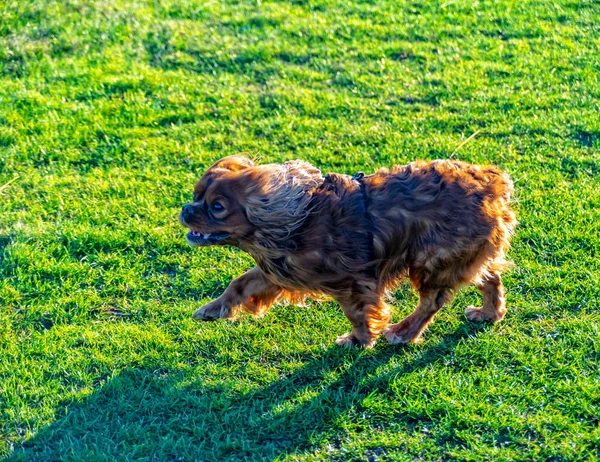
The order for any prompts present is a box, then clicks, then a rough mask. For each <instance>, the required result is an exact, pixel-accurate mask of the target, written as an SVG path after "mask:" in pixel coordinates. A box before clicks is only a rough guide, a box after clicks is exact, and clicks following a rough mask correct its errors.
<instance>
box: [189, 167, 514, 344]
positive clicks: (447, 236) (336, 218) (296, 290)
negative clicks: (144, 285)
mask: <svg viewBox="0 0 600 462" xmlns="http://www.w3.org/2000/svg"><path fill="white" fill-rule="evenodd" d="M512 190H513V186H512V182H511V180H510V178H509V177H508V175H506V174H505V173H503V172H501V171H500V170H498V169H496V168H493V167H479V166H475V165H469V164H466V163H463V162H458V161H452V160H437V161H434V162H429V163H427V162H423V161H417V162H412V163H410V164H408V165H404V166H394V167H393V168H392V169H391V170H387V169H382V170H379V171H377V172H376V173H374V174H373V175H369V176H365V177H361V175H357V176H355V177H350V176H348V175H340V174H336V173H331V174H328V175H326V176H325V177H323V176H322V175H321V172H320V171H319V170H318V169H317V168H315V167H313V166H312V165H310V164H308V163H306V162H303V161H299V160H296V161H290V162H286V163H285V164H283V165H280V164H269V165H255V164H254V163H253V162H252V161H250V160H248V159H246V158H244V157H240V156H231V157H226V158H224V159H222V160H220V161H219V162H217V163H216V164H214V165H213V166H212V167H211V168H210V169H209V170H208V171H207V172H206V173H205V174H204V176H203V177H202V178H201V179H200V181H199V182H198V184H196V186H195V189H194V202H192V203H190V204H187V205H186V206H184V208H183V210H182V213H181V215H180V221H181V223H182V224H183V225H185V226H187V227H188V228H190V230H191V231H190V233H189V234H188V237H187V240H188V242H189V243H190V244H192V245H215V244H219V245H225V244H226V245H233V246H236V247H239V248H240V249H242V250H244V251H246V252H248V253H249V254H250V255H251V256H252V257H253V258H254V259H255V260H256V263H257V267H256V268H254V269H252V270H250V271H248V272H247V273H246V274H244V275H242V276H240V277H239V278H237V279H235V280H234V281H233V282H232V283H231V284H230V285H229V287H228V288H227V289H226V290H225V292H224V293H223V294H222V295H221V296H220V297H219V298H218V299H216V300H214V301H213V302H211V303H209V304H207V305H205V306H204V307H202V308H200V309H199V310H197V311H196V312H195V313H194V317H195V318H197V319H205V320H208V319H216V318H232V317H234V316H235V315H236V314H237V313H238V312H239V310H241V309H243V310H245V311H248V312H250V313H253V314H256V315H262V314H263V313H265V312H266V311H267V310H268V309H269V307H270V306H271V305H272V304H273V303H274V302H276V301H278V300H281V299H289V300H291V301H292V302H299V301H301V300H303V299H304V298H305V297H306V296H308V295H314V294H325V295H329V296H331V297H333V298H334V299H335V300H337V301H338V302H339V304H340V305H341V306H342V309H343V310H344V314H345V315H346V317H347V318H348V320H349V321H350V323H351V324H352V332H351V333H349V334H346V335H344V336H341V337H339V338H338V339H337V342H336V343H338V344H341V345H364V346H367V347H370V346H372V345H373V344H374V343H375V339H376V338H377V337H378V336H379V335H380V334H381V333H384V334H385V336H386V337H387V339H388V340H389V341H390V342H392V343H408V342H416V341H418V340H419V338H420V335H421V333H422V332H423V330H424V329H425V327H426V326H427V325H428V324H429V323H430V322H431V320H432V318H433V316H434V315H435V313H436V312H437V311H438V310H439V309H440V308H441V307H442V305H444V303H446V302H448V301H449V300H450V298H451V297H452V294H453V293H454V291H455V290H456V289H457V288H458V287H460V286H461V285H464V284H467V283H474V284H476V285H477V287H478V288H479V290H480V291H481V292H482V294H483V306H482V307H481V308H474V307H469V308H467V310H466V316H467V318H468V319H469V320H471V321H499V320H501V319H502V318H503V317H504V314H505V313H506V309H505V304H504V293H503V287H502V281H501V279H500V273H501V272H502V270H503V269H504V268H505V266H506V260H505V253H506V251H507V249H508V247H509V238H510V236H511V234H512V231H513V228H514V227H515V225H516V220H515V216H514V213H513V212H512V211H511V209H510V205H509V202H510V195H511V193H512ZM405 276H407V277H408V278H409V279H410V281H411V283H412V285H413V286H414V288H415V289H416V290H417V291H418V292H419V295H420V302H419V305H418V307H417V308H416V310H415V311H414V312H413V313H412V314H411V315H410V316H408V317H407V318H406V319H404V320H403V321H402V322H400V323H398V324H392V325H388V323H389V321H390V314H389V313H390V310H389V307H388V306H387V304H386V303H385V302H384V296H385V294H386V292H387V291H388V290H389V289H391V288H393V287H394V285H396V284H397V282H398V281H399V280H400V279H402V278H403V277H405Z"/></svg>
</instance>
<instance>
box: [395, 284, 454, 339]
mask: <svg viewBox="0 0 600 462" xmlns="http://www.w3.org/2000/svg"><path fill="white" fill-rule="evenodd" d="M419 296H420V300H419V305H418V306H417V308H416V309H415V311H413V313H412V314H410V315H409V316H408V317H406V318H405V319H403V320H402V321H400V322H399V323H398V324H392V325H390V326H389V327H388V328H387V329H386V330H385V331H384V334H385V336H386V338H387V339H388V340H389V341H390V343H418V342H419V341H420V336H421V333H422V332H423V331H424V330H425V328H426V327H427V325H428V324H429V323H430V322H431V320H432V319H433V317H434V316H435V314H436V313H437V312H438V311H439V310H440V308H441V307H442V306H444V303H446V302H447V301H448V300H449V299H450V297H451V291H450V290H449V289H432V290H430V289H428V290H422V291H420V292H419Z"/></svg>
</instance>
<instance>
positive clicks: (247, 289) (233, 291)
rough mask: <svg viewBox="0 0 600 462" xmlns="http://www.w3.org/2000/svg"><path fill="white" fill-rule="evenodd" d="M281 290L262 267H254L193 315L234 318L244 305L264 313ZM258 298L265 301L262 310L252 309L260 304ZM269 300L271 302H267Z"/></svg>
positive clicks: (207, 319)
mask: <svg viewBox="0 0 600 462" xmlns="http://www.w3.org/2000/svg"><path fill="white" fill-rule="evenodd" d="M281 290H282V289H281V288H280V287H279V286H277V285H275V284H273V283H272V282H271V281H269V280H268V279H267V277H266V276H265V274H264V273H263V272H262V271H261V269H260V268H258V267H257V268H253V269H251V270H250V271H248V272H247V273H245V274H243V275H242V276H240V277H239V278H236V279H234V280H233V281H231V283H230V284H229V286H228V287H227V289H225V292H223V294H222V295H221V296H220V297H219V298H217V299H216V300H213V301H212V302H210V303H208V304H207V305H204V306H203V307H202V308H200V309H198V310H196V312H195V313H194V314H193V315H192V317H194V318H195V319H201V320H203V321H210V320H213V319H219V318H233V317H235V315H236V314H237V312H238V311H239V308H241V307H243V306H244V307H246V308H247V309H248V311H253V312H254V313H255V314H262V313H263V312H264V311H266V309H267V308H268V306H270V304H271V303H272V302H273V301H275V300H276V299H277V298H278V295H279V294H280V292H281ZM257 299H258V300H260V301H263V303H262V304H260V306H261V312H257V311H258V310H256V309H255V310H252V309H251V307H255V306H257V305H259V303H258V302H257V301H256V300H257ZM267 301H268V302H270V303H265V302H267Z"/></svg>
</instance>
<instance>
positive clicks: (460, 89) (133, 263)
mask: <svg viewBox="0 0 600 462" xmlns="http://www.w3.org/2000/svg"><path fill="white" fill-rule="evenodd" d="M599 24H600V4H599V3H598V2H596V1H590V0H556V1H553V2H547V1H541V0H540V1H529V0H521V1H512V0H510V1H498V2H496V1H491V0H490V1H488V0H486V1H481V2H471V1H466V0H457V1H453V0H450V1H440V2H437V1H433V2H427V1H423V0H421V1H398V0H394V1H392V0H390V1H369V0H364V1H354V0H350V1H338V0H294V1H289V2H286V1H271V0H258V1H237V0H236V1H232V0H229V1H223V2H218V1H206V0H190V1H184V0H160V1H159V0H156V1H150V0H106V1H100V0H6V1H3V2H0V456H2V457H6V458H8V459H10V460H27V461H31V460H40V461H50V460H85V461H90V460H134V459H135V460H186V461H187V460H206V461H226V460H302V461H316V460H323V459H328V460H338V461H348V460H357V461H358V460H365V461H369V462H373V461H376V460H382V461H383V460H394V461H396V460H400V461H402V460H448V459H460V460H474V461H475V460H484V459H487V460H494V461H499V460H507V461H508V460H598V459H599V458H600V423H599V422H600V419H599V416H600V366H599V364H600V332H599V330H600V310H599V305H600V26H599ZM475 132H478V134H477V136H476V137H474V138H472V139H471V140H469V142H468V143H466V144H464V145H462V146H461V144H462V143H463V142H464V141H465V140H467V138H469V137H470V136H471V135H472V134H473V133H475ZM459 147H460V148H459ZM457 148H459V149H458V150H457ZM240 152H246V153H248V155H250V156H253V157H256V158H258V159H260V160H261V161H264V162H266V161H283V160H289V159H293V158H301V159H304V160H307V161H309V162H311V163H313V164H315V165H317V166H318V167H320V168H321V169H322V170H323V171H325V172H327V171H337V172H345V173H355V172H356V171H359V170H364V171H366V172H370V171H372V170H373V169H375V168H377V167H382V166H390V165H391V164H393V163H406V162H409V161H411V160H414V159H417V158H424V159H435V158H448V157H450V156H453V157H455V158H458V159H462V160H465V161H469V162H475V163H493V164H496V165H498V166H500V167H501V168H503V169H505V170H507V171H508V172H509V173H510V174H511V175H512V177H513V179H514V180H515V187H516V200H515V209H516V210H517V213H518V218H519V221H520V226H519V228H518V231H517V234H516V236H515V239H514V246H513V249H512V250H511V254H510V257H511V258H512V259H513V260H514V262H515V266H514V268H513V269H512V270H510V271H509V272H508V273H507V274H506V276H505V284H506V287H507V298H508V309H509V312H508V315H507V316H506V318H505V320H504V321H503V322H502V323H500V324H497V325H486V326H479V325H475V324H472V323H469V322H468V321H466V319H465V318H464V315H463V310H464V308H465V307H466V306H467V305H469V304H473V303H475V304H478V303H479V302H480V298H479V294H478V293H477V291H476V290H474V289H473V288H467V289H464V290H462V291H461V292H460V293H459V294H458V296H457V297H456V298H455V300H454V301H453V302H452V303H451V304H450V305H449V306H447V307H446V308H445V309H444V310H443V311H442V312H441V313H439V314H438V316H437V317H436V320H435V322H434V323H433V325H432V326H431V327H430V329H429V330H428V331H427V333H426V334H425V340H424V342H423V343H421V344H418V345H409V346H405V347H402V346H392V345H389V344H387V343H386V342H385V341H384V339H382V340H380V341H379V343H378V345H377V346H376V347H375V348H374V349H373V350H369V351H361V350H344V349H340V348H336V347H335V346H334V344H333V342H334V340H335V338H336V336H337V335H341V334H343V333H344V332H347V331H348V330H349V324H348V322H347V321H346V319H345V318H344V316H343V314H342V312H341V309H340V308H339V307H338V306H337V305H336V304H335V303H333V302H330V301H324V302H311V303H309V306H308V307H307V308H300V307H294V306H280V307H276V308H274V309H273V310H272V311H270V312H269V313H268V314H267V315H266V316H265V317H264V318H263V319H254V318H251V317H250V316H242V317H241V319H239V320H238V321H234V322H216V323H204V324H201V323H198V322H195V321H193V320H192V319H191V317H190V316H191V314H192V312H193V311H194V310H195V309H196V308H198V307H199V306H201V305H202V304H204V303H206V302H207V301H209V300H210V299H212V298H213V297H215V296H217V295H218V294H220V293H221V291H222V290H223V289H224V287H226V285H227V284H228V282H229V281H230V280H231V279H232V278H234V277H236V276H238V275H240V274H241V273H242V272H244V271H245V270H247V269H249V268H251V267H252V265H253V262H252V261H251V259H250V258H249V257H248V256H247V255H245V254H243V253H242V252H240V251H238V250H236V249H232V248H206V249H197V248H196V249H194V248H192V247H190V246H188V245H187V244H186V243H185V241H184V236H185V230H184V229H183V228H182V227H181V226H179V224H178V223H177V219H176V216H177V214H178V212H179V209H180V207H181V206H182V205H183V204H184V203H185V202H186V201H188V200H189V199H190V197H191V193H192V185H193V183H194V181H195V179H197V178H198V176H199V175H200V173H201V172H202V171H203V169H205V168H206V167H207V166H209V165H210V164H211V163H213V162H214V161H215V160H217V159H218V158H220V157H222V156H225V155H230V154H235V153H240ZM15 178H16V179H15ZM13 180H14V181H13ZM11 181H12V182H11ZM9 183H10V184H9ZM415 303H416V295H415V294H414V293H413V292H412V291H411V290H410V288H409V287H407V286H401V287H400V288H399V290H398V292H397V293H396V294H395V301H394V302H393V305H394V306H395V309H394V321H398V320H400V319H401V318H402V317H404V316H406V315H407V314H408V313H409V312H411V311H412V309H413V308H414V306H415Z"/></svg>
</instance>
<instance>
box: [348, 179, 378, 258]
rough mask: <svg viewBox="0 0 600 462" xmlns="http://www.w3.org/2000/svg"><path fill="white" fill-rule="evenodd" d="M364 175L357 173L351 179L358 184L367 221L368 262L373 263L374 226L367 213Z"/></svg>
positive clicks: (367, 203) (369, 214) (367, 200)
mask: <svg viewBox="0 0 600 462" xmlns="http://www.w3.org/2000/svg"><path fill="white" fill-rule="evenodd" d="M364 179H365V174H364V172H358V173H357V174H356V175H354V176H353V177H352V180H354V181H358V184H359V185H360V194H361V196H362V201H363V214H364V216H365V219H366V221H367V227H368V229H367V240H368V245H369V260H370V261H373V260H375V243H374V237H373V229H375V228H374V224H373V217H372V216H371V213H370V212H369V196H368V194H367V186H366V185H365V181H364Z"/></svg>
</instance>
